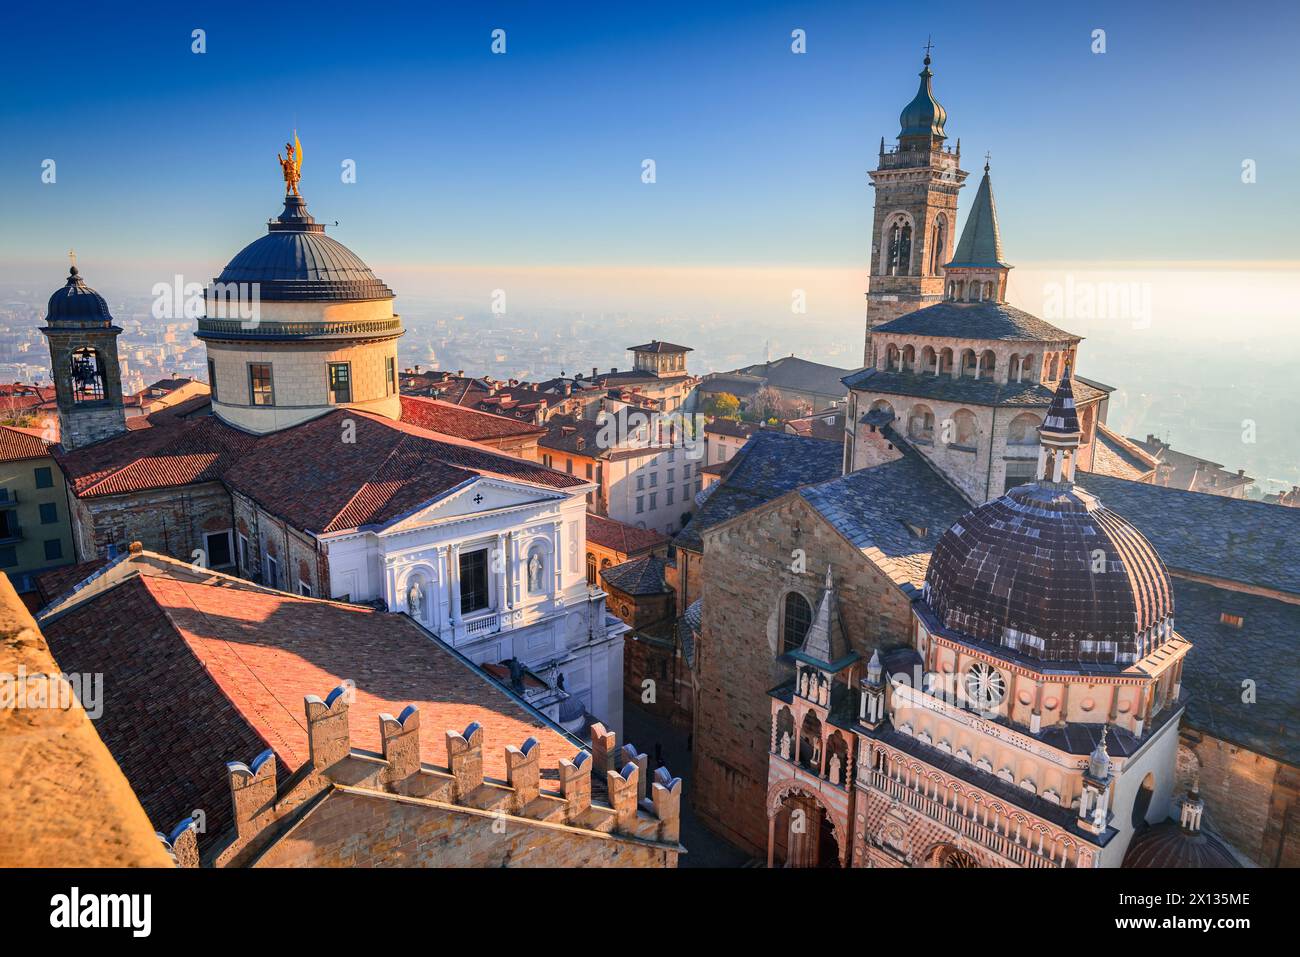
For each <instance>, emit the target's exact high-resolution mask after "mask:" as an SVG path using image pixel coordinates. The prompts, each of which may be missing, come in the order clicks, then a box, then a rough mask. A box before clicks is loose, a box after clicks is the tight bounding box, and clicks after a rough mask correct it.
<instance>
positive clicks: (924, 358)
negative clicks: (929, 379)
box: [917, 346, 939, 372]
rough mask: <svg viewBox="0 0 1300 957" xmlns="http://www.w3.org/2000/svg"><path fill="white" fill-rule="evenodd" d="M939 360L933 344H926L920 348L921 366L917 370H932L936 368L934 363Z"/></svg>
mask: <svg viewBox="0 0 1300 957" xmlns="http://www.w3.org/2000/svg"><path fill="white" fill-rule="evenodd" d="M938 361H939V356H938V354H937V353H936V352H935V351H934V346H926V347H925V348H924V349H922V350H921V368H920V369H918V370H917V371H918V372H934V371H936V370H937V368H938V367H937V365H936V363H937V362H938Z"/></svg>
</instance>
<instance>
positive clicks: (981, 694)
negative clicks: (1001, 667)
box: [966, 661, 1007, 710]
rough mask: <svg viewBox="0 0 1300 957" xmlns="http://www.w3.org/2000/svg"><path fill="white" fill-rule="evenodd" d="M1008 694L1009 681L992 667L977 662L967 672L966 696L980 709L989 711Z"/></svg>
mask: <svg viewBox="0 0 1300 957" xmlns="http://www.w3.org/2000/svg"><path fill="white" fill-rule="evenodd" d="M1006 694H1007V679H1006V678H1004V677H1003V676H1002V672H1000V671H998V669H996V668H994V667H993V666H992V665H989V664H985V663H984V662H982V661H977V662H975V664H973V665H971V666H970V668H969V669H967V671H966V696H967V697H968V698H969V699H970V700H971V701H972V702H974V704H975V705H976V706H978V707H980V708H984V709H986V710H987V709H989V708H992V707H995V706H996V705H998V704H1000V703H1001V702H1002V699H1003V698H1005V697H1006Z"/></svg>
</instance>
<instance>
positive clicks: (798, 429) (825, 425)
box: [785, 409, 844, 442]
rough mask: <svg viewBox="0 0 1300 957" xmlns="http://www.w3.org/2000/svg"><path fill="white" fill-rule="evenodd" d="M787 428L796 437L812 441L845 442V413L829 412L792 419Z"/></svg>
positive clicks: (838, 411)
mask: <svg viewBox="0 0 1300 957" xmlns="http://www.w3.org/2000/svg"><path fill="white" fill-rule="evenodd" d="M785 427H786V430H787V431H788V432H791V433H793V434H794V435H806V436H808V438H810V439H823V440H825V441H827V442H843V441H844V411H843V410H842V409H840V410H833V411H830V410H828V411H825V412H818V413H817V414H816V415H805V416H804V417H803V418H800V419H791V420H790V421H789V422H787V423H786V424H785Z"/></svg>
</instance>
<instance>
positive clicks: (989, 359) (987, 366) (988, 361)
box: [979, 349, 998, 379]
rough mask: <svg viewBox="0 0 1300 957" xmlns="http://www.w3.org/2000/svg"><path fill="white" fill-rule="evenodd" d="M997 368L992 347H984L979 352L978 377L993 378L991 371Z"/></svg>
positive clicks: (995, 370)
mask: <svg viewBox="0 0 1300 957" xmlns="http://www.w3.org/2000/svg"><path fill="white" fill-rule="evenodd" d="M997 370H998V357H997V354H996V353H994V351H993V350H992V349H985V350H984V351H983V352H981V353H980V363H979V377H980V378H981V379H983V378H989V379H992V378H993V373H995V372H997Z"/></svg>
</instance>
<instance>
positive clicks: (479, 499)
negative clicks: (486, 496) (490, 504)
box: [474, 495, 483, 505]
mask: <svg viewBox="0 0 1300 957" xmlns="http://www.w3.org/2000/svg"><path fill="white" fill-rule="evenodd" d="M474 504H475V505H482V504H483V496H482V495H475V496H474Z"/></svg>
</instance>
